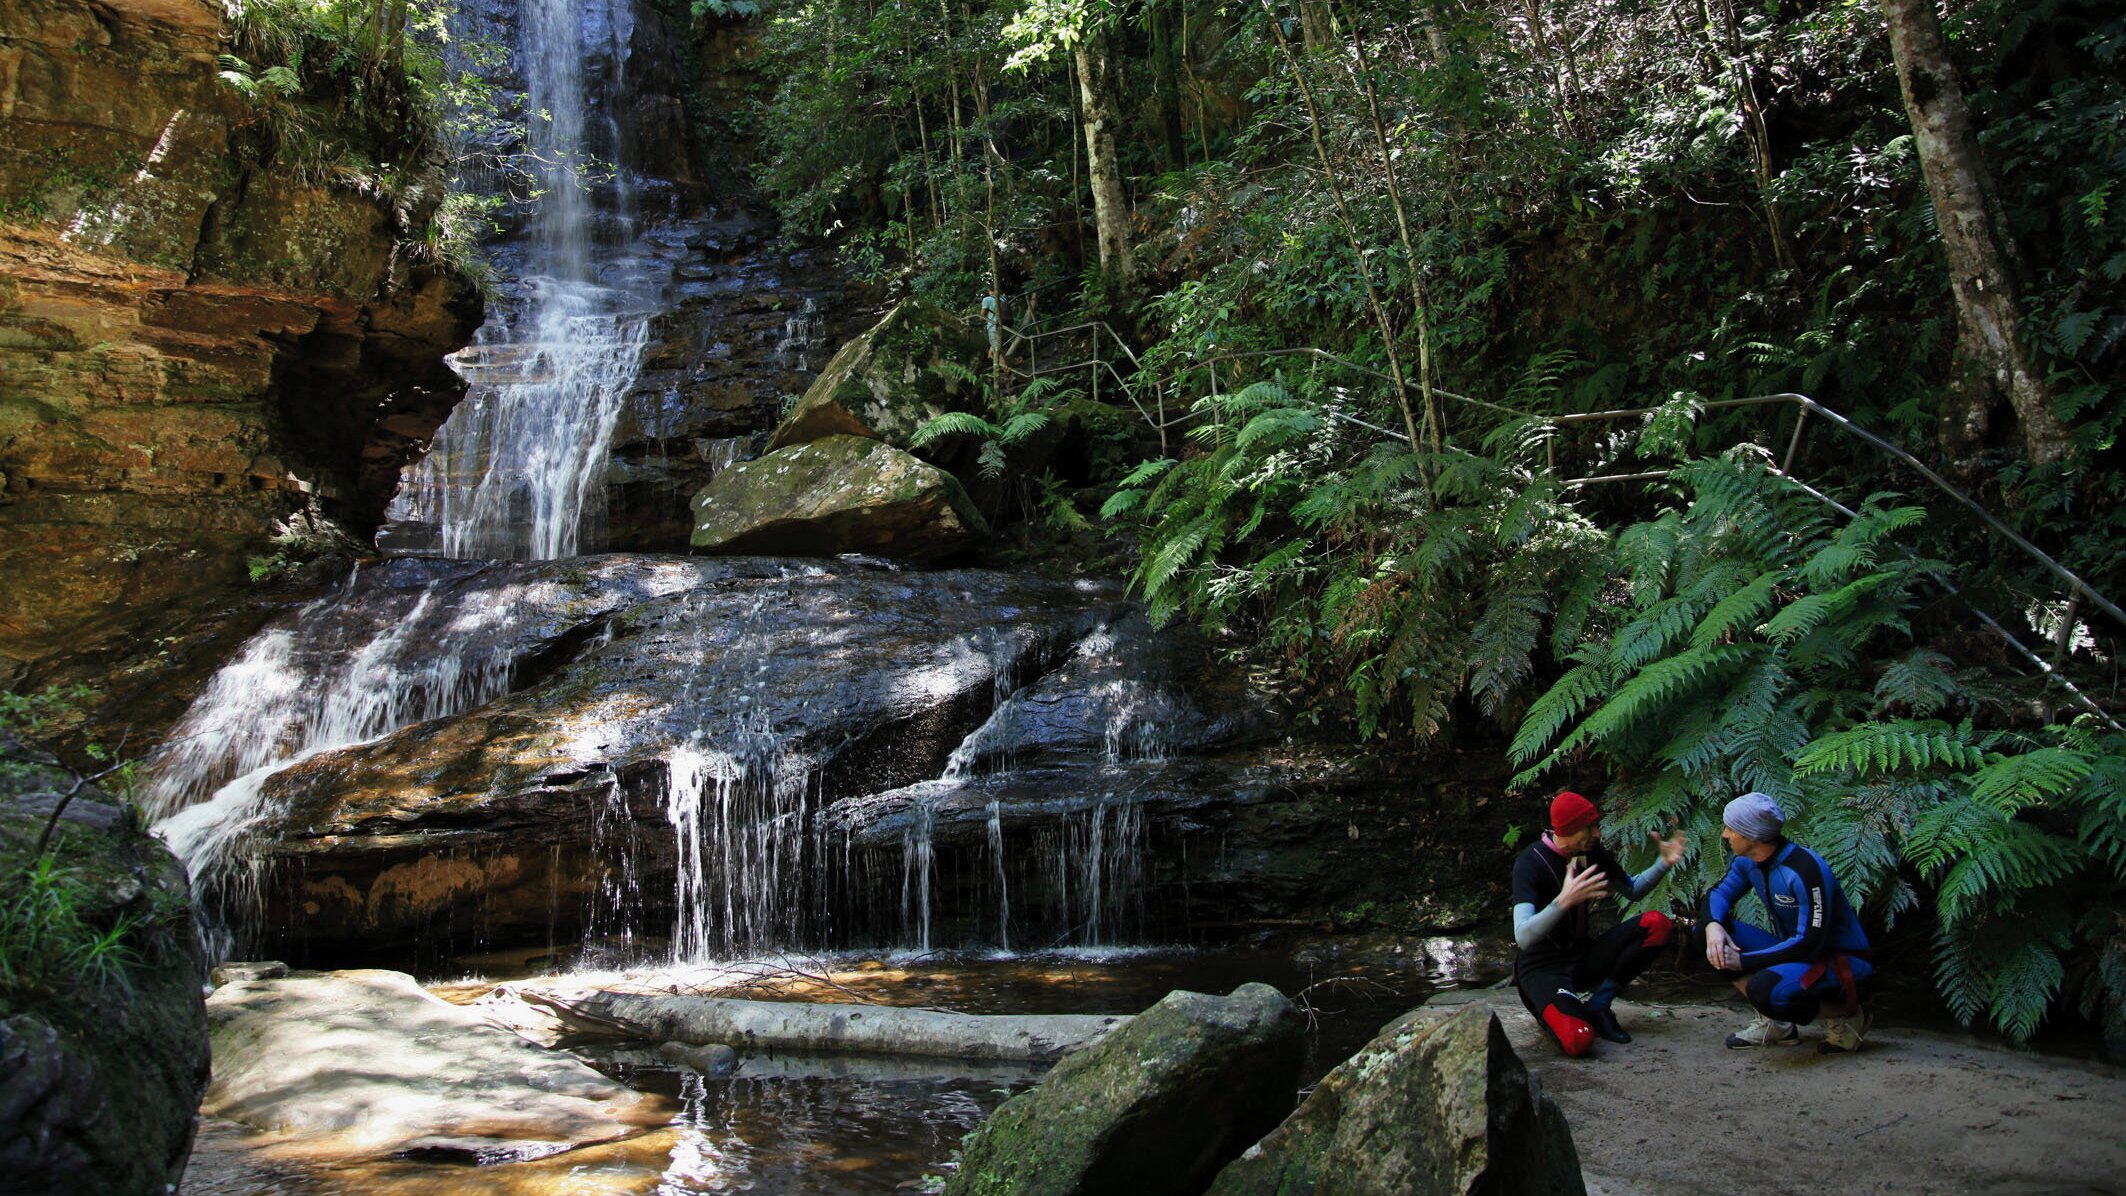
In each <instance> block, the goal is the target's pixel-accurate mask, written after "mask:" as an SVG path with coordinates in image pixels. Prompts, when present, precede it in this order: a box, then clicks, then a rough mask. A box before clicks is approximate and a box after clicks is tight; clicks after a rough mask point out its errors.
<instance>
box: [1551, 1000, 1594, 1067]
mask: <svg viewBox="0 0 2126 1196" xmlns="http://www.w3.org/2000/svg"><path fill="white" fill-rule="evenodd" d="M1543 1024H1544V1025H1546V1026H1548V1027H1550V1033H1551V1034H1552V1036H1554V1037H1555V1038H1556V1039H1557V1040H1558V1045H1559V1046H1560V1047H1562V1048H1564V1051H1565V1053H1566V1054H1568V1055H1570V1056H1572V1057H1573V1058H1575V1059H1578V1058H1581V1057H1583V1056H1585V1055H1586V1054H1587V1053H1588V1052H1589V1051H1592V1050H1594V1043H1595V1032H1594V1027H1593V1026H1591V1025H1589V1024H1587V1022H1586V1021H1584V1020H1582V1019H1580V1018H1577V1017H1574V1016H1573V1015H1571V1014H1569V1013H1567V1012H1565V1011H1564V1010H1562V1009H1560V1008H1558V1007H1557V1006H1556V1005H1546V1006H1544V1008H1543Z"/></svg>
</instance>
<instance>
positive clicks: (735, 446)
mask: <svg viewBox="0 0 2126 1196" xmlns="http://www.w3.org/2000/svg"><path fill="white" fill-rule="evenodd" d="M752 447H753V438H752V437H750V436H721V437H715V438H712V439H706V440H697V441H695V442H694V453H695V455H696V456H698V457H699V458H700V459H701V460H702V462H703V463H705V464H706V465H708V467H709V476H710V477H712V478H713V477H715V476H716V475H717V474H719V473H722V472H723V471H724V470H726V469H729V468H731V467H732V466H733V465H736V464H738V462H739V461H740V460H742V459H743V458H744V457H745V455H746V453H747V452H748V451H749V450H750V449H751V448H752Z"/></svg>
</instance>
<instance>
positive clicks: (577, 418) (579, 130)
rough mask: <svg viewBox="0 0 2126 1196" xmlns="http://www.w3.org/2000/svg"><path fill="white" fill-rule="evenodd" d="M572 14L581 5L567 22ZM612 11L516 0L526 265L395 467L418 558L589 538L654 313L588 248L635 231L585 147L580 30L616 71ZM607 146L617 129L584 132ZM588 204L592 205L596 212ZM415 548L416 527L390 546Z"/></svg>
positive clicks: (611, 176) (559, 549) (609, 174)
mask: <svg viewBox="0 0 2126 1196" xmlns="http://www.w3.org/2000/svg"><path fill="white" fill-rule="evenodd" d="M579 9H581V12H580V15H579ZM627 11H628V10H627V7H626V5H625V4H624V3H623V4H618V5H611V4H607V5H598V4H593V5H591V6H590V7H589V8H587V9H584V8H582V6H580V5H579V4H578V3H577V2H576V0H525V7H524V15H525V29H524V34H525V35H524V38H523V43H524V44H522V45H521V46H519V47H518V50H517V62H518V64H519V66H520V67H521V70H522V74H523V77H524V81H525V110H526V111H527V112H529V113H532V114H533V115H532V116H531V118H530V119H529V120H528V121H527V123H526V129H525V142H526V145H525V149H526V153H525V158H526V159H527V160H528V162H529V164H530V170H531V172H532V173H533V174H534V176H535V177H536V182H537V189H538V198H537V200H536V207H535V209H534V211H533V212H532V213H531V216H530V224H531V236H530V238H529V243H528V246H527V248H528V250H529V252H528V254H527V255H526V256H525V258H524V259H523V261H522V262H521V263H520V264H518V270H519V276H518V277H517V278H515V279H513V280H511V283H512V287H511V289H512V290H513V291H514V294H513V295H510V297H508V298H507V299H505V300H504V301H503V302H499V303H497V304H495V306H494V311H493V314H492V315H491V316H490V317H489V319H488V321H487V323H486V325H485V326H483V327H482V328H481V329H480V331H479V333H478V335H477V337H476V338H475V341H474V343H473V344H472V345H471V346H469V347H467V348H466V349H464V350H463V351H461V352H459V353H457V354H454V355H453V356H452V357H451V359H450V360H451V364H452V366H453V368H455V369H456V370H457V371H458V373H459V374H460V375H462V376H463V377H464V378H465V380H466V382H467V383H468V384H469V386H470V389H469V390H468V392H467V394H466V397H465V399H464V401H463V402H461V403H460V404H459V405H458V408H457V409H456V410H455V411H453V412H452V413H451V416H450V419H449V420H448V421H446V422H445V423H444V425H443V427H442V428H441V429H440V430H439V431H438V432H437V433H436V436H435V439H434V441H433V443H432V444H431V446H430V448H429V451H428V454H427V455H426V456H425V457H424V458H422V460H421V461H420V462H419V463H418V464H417V465H415V466H414V467H413V468H412V469H410V470H408V471H407V475H406V478H405V481H404V483H403V484H402V485H401V487H400V491H399V496H398V498H397V499H396V500H395V501H394V502H393V504H392V507H391V511H390V515H391V518H392V519H393V520H394V521H395V522H397V523H399V524H401V525H404V527H407V528H418V529H425V530H426V532H427V534H428V536H429V537H432V543H430V544H428V545H426V546H425V547H427V548H428V550H430V551H436V552H439V553H440V554H441V555H444V556H450V557H471V558H480V559H485V560H551V559H554V558H557V557H565V556H574V555H576V554H577V553H580V552H592V551H596V550H597V549H598V548H599V547H601V541H602V538H603V534H604V527H603V524H604V515H605V482H606V469H607V463H608V459H609V457H610V454H611V449H612V442H613V432H614V429H615V428H616V426H617V425H618V423H619V421H620V416H621V412H622V409H623V405H624V400H625V398H626V395H627V392H628V390H629V388H630V387H632V386H633V385H634V383H635V378H636V376H637V374H638V373H639V372H640V370H641V364H642V354H643V349H644V347H645V346H646V345H647V344H648V341H649V322H650V317H651V315H652V313H653V309H654V304H653V302H652V301H651V300H650V299H649V298H648V295H647V291H648V287H647V286H646V282H647V280H646V279H644V278H642V277H639V276H636V275H637V274H638V272H636V271H631V270H628V269H626V268H614V265H615V263H616V262H617V261H619V259H620V256H621V255H601V254H599V253H598V252H597V251H596V249H597V246H596V239H597V234H598V231H599V228H600V225H601V222H602V221H609V223H610V226H611V227H613V228H614V229H616V230H618V231H619V233H620V235H621V236H628V235H631V234H633V233H634V232H635V231H636V228H635V219H634V214H633V213H632V212H631V211H630V207H631V202H630V189H629V187H628V185H627V176H626V174H625V173H624V172H622V171H619V170H617V169H615V168H614V167H613V165H612V164H610V163H604V162H600V161H599V160H598V159H597V158H596V157H595V156H594V155H593V152H592V145H593V141H594V139H593V138H592V137H591V136H590V135H589V134H590V133H591V130H590V128H589V127H588V113H589V109H590V105H589V102H588V97H587V96H586V95H585V93H584V85H583V74H584V66H583V64H584V61H585V57H586V53H587V50H588V49H589V47H587V46H586V45H585V27H586V25H588V26H589V27H590V29H591V30H592V31H593V36H599V35H603V36H609V37H611V38H612V39H613V41H614V43H615V44H614V47H613V49H614V60H615V62H616V63H624V62H625V61H626V55H625V53H623V52H621V50H622V48H623V47H624V44H625V41H626V38H627V35H628V32H629V26H628V20H629V18H628V17H627V15H626V14H627ZM598 132H600V133H601V134H602V135H603V136H602V138H599V139H597V140H602V141H603V143H604V144H606V145H617V144H618V140H619V139H618V135H617V128H616V127H610V125H609V127H606V128H602V129H600V130H598ZM600 203H602V204H603V205H604V207H605V209H606V210H602V211H601V210H600V206H599V205H600ZM394 538H395V539H397V540H399V541H400V542H401V543H409V544H414V545H418V544H420V541H421V540H422V539H423V538H424V537H423V536H422V535H421V534H420V532H414V533H413V534H411V535H409V534H407V532H406V531H405V530H401V532H400V533H399V534H398V535H397V536H396V537H394Z"/></svg>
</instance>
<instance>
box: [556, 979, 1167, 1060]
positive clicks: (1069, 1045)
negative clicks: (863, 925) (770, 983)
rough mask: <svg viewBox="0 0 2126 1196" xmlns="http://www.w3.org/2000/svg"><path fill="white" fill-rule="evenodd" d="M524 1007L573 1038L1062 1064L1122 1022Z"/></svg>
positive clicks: (615, 998)
mask: <svg viewBox="0 0 2126 1196" xmlns="http://www.w3.org/2000/svg"><path fill="white" fill-rule="evenodd" d="M521 995H522V996H523V997H524V998H525V1000H527V1001H529V1002H531V1003H532V1004H534V1005H537V1006H539V1007H540V1008H542V1009H545V1010H547V1011H548V1012H549V1013H551V1014H553V1015H554V1016H556V1017H558V1018H560V1019H561V1020H562V1022H564V1023H565V1024H567V1025H568V1026H569V1027H570V1028H572V1029H575V1030H579V1031H590V1032H595V1033H608V1034H609V1033H615V1032H618V1033H622V1034H627V1035H630V1036H633V1037H636V1038H647V1039H652V1040H656V1041H669V1042H691V1043H722V1044H724V1045H725V1046H729V1047H734V1048H736V1049H738V1050H740V1051H758V1050H784V1049H797V1050H807V1051H870V1052H875V1053H878V1054H887V1055H928V1056H933V1057H941V1058H948V1059H1016V1060H1026V1061H1034V1062H1043V1061H1047V1060H1052V1059H1059V1058H1061V1057H1062V1056H1064V1055H1065V1054H1068V1053H1069V1052H1071V1051H1073V1050H1076V1049H1077V1048H1079V1047H1082V1046H1086V1045H1089V1044H1091V1043H1094V1042H1097V1041H1099V1040H1100V1039H1101V1038H1102V1037H1103V1036H1105V1035H1106V1034H1107V1033H1108V1031H1110V1030H1112V1029H1114V1028H1115V1027H1116V1026H1119V1025H1121V1024H1123V1023H1124V1022H1127V1021H1128V1020H1129V1019H1128V1018H1127V1017H1123V1016H1115V1015H1106V1014H1060V1013H1059V1014H1020V1015H978V1014H971V1013H947V1012H945V1011H943V1010H937V1009H907V1008H900V1007H887V1006H879V1005H808V1004H800V1003H797V1002H792V1001H743V1000H737V999H735V998H731V997H685V996H663V995H653V994H643V993H617V992H597V993H592V994H591V995H589V996H587V997H584V998H581V999H577V1000H563V999H561V998H558V997H553V996H548V995H546V994H543V993H539V992H533V991H525V992H523V993H522V994H521Z"/></svg>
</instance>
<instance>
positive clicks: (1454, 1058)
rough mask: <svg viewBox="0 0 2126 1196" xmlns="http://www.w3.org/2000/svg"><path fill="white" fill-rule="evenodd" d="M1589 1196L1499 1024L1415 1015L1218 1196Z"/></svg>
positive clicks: (1227, 1178)
mask: <svg viewBox="0 0 2126 1196" xmlns="http://www.w3.org/2000/svg"><path fill="white" fill-rule="evenodd" d="M1329 1192H1335V1193H1339V1194H1342V1196H1447V1194H1450V1193H1451V1194H1454V1196H1462V1194H1469V1196H1476V1194H1479V1193H1483V1194H1494V1193H1495V1194H1497V1196H1521V1194H1523V1193H1525V1194H1527V1196H1582V1194H1584V1193H1585V1192H1586V1186H1585V1184H1584V1182H1583V1181H1582V1180H1581V1178H1580V1159H1579V1154H1578V1152H1577V1151H1575V1150H1574V1149H1573V1145H1572V1130H1571V1128H1570V1127H1568V1126H1567V1125H1566V1124H1565V1115H1564V1114H1563V1113H1562V1112H1560V1111H1559V1109H1558V1107H1557V1105H1556V1104H1555V1103H1554V1102H1552V1101H1550V1100H1549V1099H1547V1098H1545V1097H1544V1096H1543V1095H1542V1094H1541V1093H1540V1092H1538V1091H1537V1090H1536V1087H1535V1084H1534V1082H1533V1081H1532V1080H1531V1079H1530V1078H1529V1075H1528V1069H1527V1068H1526V1067H1525V1066H1523V1065H1522V1063H1521V1059H1520V1056H1519V1055H1516V1054H1515V1053H1514V1050H1513V1045H1512V1044H1511V1043H1509V1042H1508V1041H1507V1040H1506V1033H1505V1031H1504V1030H1503V1029H1501V1028H1500V1026H1499V1020H1498V1017H1497V1015H1496V1014H1494V1013H1492V1012H1491V1010H1490V1008H1489V1007H1487V1006H1483V1005H1467V1006H1464V1007H1463V1008H1462V1009H1461V1011H1460V1012H1458V1013H1455V1014H1453V1015H1452V1016H1441V1015H1439V1014H1437V1013H1435V1012H1433V1011H1429V1010H1422V1009H1420V1010H1417V1011H1414V1012H1412V1013H1409V1014H1405V1015H1404V1016H1403V1017H1401V1018H1398V1019H1396V1020H1395V1021H1394V1022H1391V1023H1389V1025H1388V1027H1387V1028H1386V1029H1385V1030H1382V1031H1381V1032H1380V1034H1379V1035H1378V1036H1377V1037H1375V1038H1374V1040H1373V1041H1372V1042H1370V1043H1368V1044H1367V1045H1366V1047H1365V1048H1364V1049H1363V1050H1361V1051H1359V1052H1358V1053H1357V1054H1355V1055H1353V1056H1351V1058H1350V1059H1348V1060H1346V1061H1345V1062H1344V1063H1343V1064H1341V1065H1340V1066H1338V1067H1337V1068H1336V1070H1334V1071H1332V1072H1330V1073H1329V1075H1328V1077H1327V1078H1326V1079H1324V1080H1322V1082H1321V1083H1320V1084H1319V1085H1317V1086H1316V1087H1315V1089H1314V1092H1313V1094H1312V1095H1310V1096H1309V1097H1308V1098H1307V1101H1306V1103H1305V1104H1303V1105H1301V1106H1300V1107H1299V1109H1298V1111H1297V1112H1295V1113H1293V1114H1292V1116H1291V1117H1290V1118H1288V1119H1286V1121H1285V1123H1284V1124H1283V1125H1281V1126H1279V1127H1277V1130H1276V1132H1275V1133H1272V1134H1270V1135H1269V1136H1268V1137H1266V1138H1264V1139H1263V1140H1262V1141H1261V1142H1258V1143H1256V1144H1255V1145H1254V1146H1251V1147H1249V1148H1248V1149H1247V1152H1246V1153H1244V1154H1242V1155H1241V1156H1240V1157H1239V1158H1238V1159H1236V1160H1234V1161H1233V1163H1232V1164H1231V1165H1230V1166H1228V1167H1227V1168H1226V1169H1225V1170H1224V1171H1223V1172H1220V1173H1219V1175H1218V1179H1217V1182H1215V1183H1213V1184H1212V1185H1211V1188H1210V1193H1211V1196H1309V1194H1310V1193H1329Z"/></svg>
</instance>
